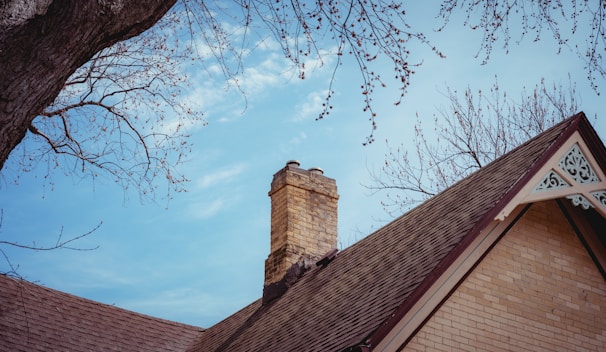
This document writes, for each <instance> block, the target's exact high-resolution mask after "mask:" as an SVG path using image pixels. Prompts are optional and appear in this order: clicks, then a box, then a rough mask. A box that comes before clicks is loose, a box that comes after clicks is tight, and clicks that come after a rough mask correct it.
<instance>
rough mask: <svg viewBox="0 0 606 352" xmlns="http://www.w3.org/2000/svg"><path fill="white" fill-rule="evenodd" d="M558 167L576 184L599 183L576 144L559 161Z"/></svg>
mask: <svg viewBox="0 0 606 352" xmlns="http://www.w3.org/2000/svg"><path fill="white" fill-rule="evenodd" d="M558 166H559V167H560V169H562V170H563V171H564V172H566V173H567V174H568V175H570V177H572V178H573V179H574V180H575V181H576V182H578V183H581V184H583V183H598V182H600V179H599V178H598V176H597V175H596V174H595V172H594V171H593V168H592V167H591V165H590V164H589V162H587V158H586V157H585V155H584V154H583V152H582V151H581V149H580V148H579V145H578V144H577V143H575V144H574V145H573V146H572V148H570V150H569V151H568V153H566V154H565V155H564V156H563V157H562V159H560V162H559V163H558Z"/></svg>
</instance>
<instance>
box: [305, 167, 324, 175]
mask: <svg viewBox="0 0 606 352" xmlns="http://www.w3.org/2000/svg"><path fill="white" fill-rule="evenodd" d="M307 171H309V172H311V173H314V174H318V175H324V170H323V169H322V168H321V167H312V168H310V169H309V170H307Z"/></svg>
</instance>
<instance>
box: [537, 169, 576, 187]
mask: <svg viewBox="0 0 606 352" xmlns="http://www.w3.org/2000/svg"><path fill="white" fill-rule="evenodd" d="M568 187H570V184H568V182H566V180H564V179H563V178H562V176H560V175H558V174H557V173H555V172H554V171H553V170H549V172H548V173H547V175H545V177H543V179H542V180H541V182H539V184H538V185H537V186H536V187H535V188H534V189H533V192H541V191H548V190H554V189H563V188H568Z"/></svg>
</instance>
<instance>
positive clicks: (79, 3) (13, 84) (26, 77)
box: [0, 0, 176, 170]
mask: <svg viewBox="0 0 606 352" xmlns="http://www.w3.org/2000/svg"><path fill="white" fill-rule="evenodd" d="M175 2H176V0H167V1H164V0H137V1H125V0H96V1H95V0H8V1H5V2H4V4H0V170H1V169H2V167H3V166H4V162H5V161H6V160H7V158H8V156H9V154H10V152H11V151H12V150H13V149H14V148H15V147H16V146H17V145H18V144H19V143H20V142H21V140H22V139H23V137H25V134H26V133H27V130H28V128H29V126H30V124H31V123H32V121H33V120H34V118H35V117H36V116H38V115H39V114H40V113H41V112H42V110H43V109H44V108H45V107H46V106H48V105H49V104H51V103H52V102H53V101H54V99H55V98H56V97H57V95H58V94H59V92H60V91H61V89H62V88H63V86H64V84H65V82H66V80H67V79H68V78H69V76H70V75H71V74H72V73H73V72H74V71H75V70H76V69H77V68H78V67H80V66H81V65H83V64H84V63H86V62H87V61H88V60H89V59H90V58H91V57H92V56H93V55H94V54H95V53H96V52H98V51H100V50H102V49H103V48H106V47H108V46H110V45H112V44H114V43H116V42H118V41H121V40H124V39H128V38H130V37H133V36H136V35H138V34H140V33H141V32H143V31H145V30H146V29H148V28H149V27H151V26H152V25H153V24H154V23H156V22H157V21H158V20H159V19H160V18H161V17H162V16H163V15H164V14H165V13H166V12H167V11H168V10H169V9H170V8H171V7H172V6H173V5H174V3H175ZM28 10H29V12H28Z"/></svg>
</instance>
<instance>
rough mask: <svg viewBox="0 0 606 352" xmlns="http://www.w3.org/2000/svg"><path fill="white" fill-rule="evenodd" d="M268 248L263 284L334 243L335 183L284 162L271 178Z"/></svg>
mask: <svg viewBox="0 0 606 352" xmlns="http://www.w3.org/2000/svg"><path fill="white" fill-rule="evenodd" d="M269 196H270V197H271V209H272V210H271V249H270V252H271V253H270V255H269V257H268V258H267V260H266V261H265V285H266V286H267V285H268V284H270V283H273V282H277V281H279V280H280V279H282V277H283V276H284V274H285V273H286V271H287V270H288V268H290V267H291V266H292V265H293V264H294V263H297V262H298V261H299V260H301V259H302V258H303V257H305V258H306V259H308V260H312V261H313V260H317V259H319V258H321V257H322V256H323V255H325V254H326V253H327V252H329V251H330V250H331V249H333V248H336V246H337V201H338V199H339V196H338V194H337V185H336V182H335V180H334V179H331V178H328V177H326V176H324V175H323V174H322V172H319V171H314V170H304V169H301V168H299V167H298V164H294V163H291V164H288V165H286V167H284V168H283V169H281V170H280V171H278V172H277V173H276V174H275V175H274V178H273V181H272V184H271V190H270V192H269Z"/></svg>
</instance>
